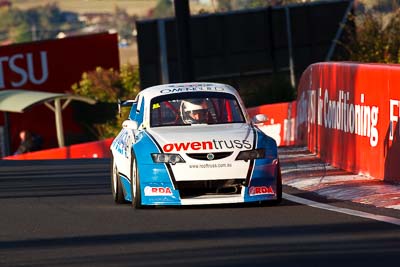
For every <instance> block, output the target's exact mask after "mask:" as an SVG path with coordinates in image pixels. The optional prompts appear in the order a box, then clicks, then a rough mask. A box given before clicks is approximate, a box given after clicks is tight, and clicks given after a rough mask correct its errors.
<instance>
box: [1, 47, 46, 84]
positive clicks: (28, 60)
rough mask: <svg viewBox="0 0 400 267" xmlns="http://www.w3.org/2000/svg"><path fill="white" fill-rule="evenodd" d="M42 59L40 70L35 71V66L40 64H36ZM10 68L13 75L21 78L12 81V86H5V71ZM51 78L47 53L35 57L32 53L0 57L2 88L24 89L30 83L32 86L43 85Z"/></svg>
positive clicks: (42, 52)
mask: <svg viewBox="0 0 400 267" xmlns="http://www.w3.org/2000/svg"><path fill="white" fill-rule="evenodd" d="M39 59H40V66H41V69H40V70H35V66H39V64H37V63H34V60H35V61H38V60H39ZM5 67H6V68H8V69H9V70H10V71H11V72H12V73H15V74H17V76H19V78H16V79H15V80H12V81H10V84H5V79H4V69H5ZM48 77H49V70H48V66H47V52H46V51H41V52H40V55H33V54H32V53H26V54H22V53H21V54H14V55H12V56H9V57H8V56H3V57H0V88H5V87H8V86H10V87H22V86H24V85H25V84H26V83H28V81H30V82H31V83H32V84H36V85H39V84H43V83H44V82H45V81H47V78H48Z"/></svg>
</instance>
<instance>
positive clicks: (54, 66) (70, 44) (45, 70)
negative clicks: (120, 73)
mask: <svg viewBox="0 0 400 267" xmlns="http://www.w3.org/2000/svg"><path fill="white" fill-rule="evenodd" d="M118 53H119V52H118V37H117V34H108V33H101V34H93V35H84V36H78V37H71V38H65V39H57V40H47V41H39V42H32V43H24V44H16V45H9V46H1V47H0V90H6V89H30V90H37V91H47V92H55V93H65V92H71V86H72V85H73V84H74V83H77V82H79V80H80V79H81V77H82V74H83V72H86V71H92V70H95V69H96V67H102V68H105V69H109V68H114V69H119V54H118ZM1 113H2V112H1ZM62 115H63V122H64V133H65V139H66V142H67V144H68V142H70V143H71V142H72V143H73V141H78V140H79V139H81V138H82V134H83V131H82V129H81V127H80V126H79V125H77V123H76V122H74V119H73V116H72V115H73V113H72V108H71V106H68V107H66V109H65V110H64V111H63V114H62ZM3 123H4V121H3V116H2V115H1V116H0V125H2V124H3ZM23 129H27V130H29V131H32V132H35V133H37V134H39V135H41V136H42V137H43V141H44V148H50V147H56V146H57V140H56V129H55V118H54V113H53V112H52V111H51V110H50V109H49V108H47V107H46V106H44V105H38V106H34V107H33V108H32V109H30V110H28V111H26V112H25V113H23V114H19V113H10V137H11V149H12V151H11V152H13V151H14V150H15V149H16V147H17V146H18V143H19V138H18V133H19V131H21V130H23Z"/></svg>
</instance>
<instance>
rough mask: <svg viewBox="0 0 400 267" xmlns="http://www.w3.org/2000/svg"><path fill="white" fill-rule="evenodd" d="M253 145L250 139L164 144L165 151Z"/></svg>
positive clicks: (247, 146) (238, 147)
mask: <svg viewBox="0 0 400 267" xmlns="http://www.w3.org/2000/svg"><path fill="white" fill-rule="evenodd" d="M251 147H252V145H251V143H250V141H249V140H215V139H213V140H211V141H202V142H197V141H194V142H182V143H168V144H165V145H164V146H163V150H164V152H171V151H173V150H175V151H178V152H179V151H187V150H189V149H190V150H206V149H210V150H212V149H216V150H219V149H234V148H236V149H242V148H245V149H251Z"/></svg>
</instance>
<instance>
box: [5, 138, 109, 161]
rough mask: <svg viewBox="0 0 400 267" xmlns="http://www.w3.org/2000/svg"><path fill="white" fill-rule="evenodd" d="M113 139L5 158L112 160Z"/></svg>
mask: <svg viewBox="0 0 400 267" xmlns="http://www.w3.org/2000/svg"><path fill="white" fill-rule="evenodd" d="M112 140H113V138H109V139H106V140H103V141H96V142H89V143H84V144H77V145H72V146H69V147H62V148H53V149H47V150H41V151H36V152H31V153H25V154H20V155H15V156H9V157H4V158H3V159H8V160H32V159H78V158H110V156H111V153H110V146H111V142H112Z"/></svg>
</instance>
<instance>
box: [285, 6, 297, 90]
mask: <svg viewBox="0 0 400 267" xmlns="http://www.w3.org/2000/svg"><path fill="white" fill-rule="evenodd" d="M285 15H286V32H287V38H288V52H289V69H290V83H291V85H292V87H293V88H296V78H295V72H294V62H293V51H292V28H291V25H290V23H291V22H290V11H289V7H288V6H285Z"/></svg>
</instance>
